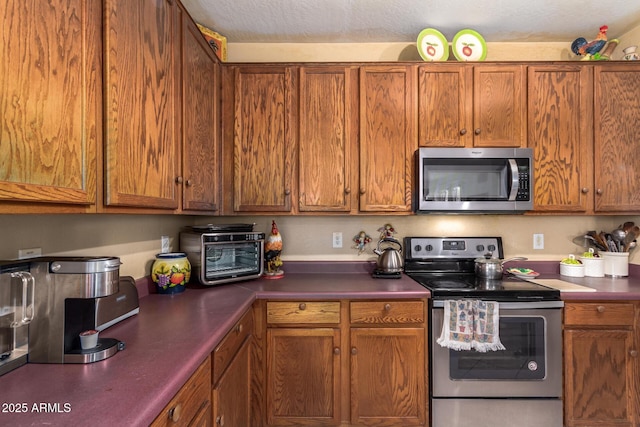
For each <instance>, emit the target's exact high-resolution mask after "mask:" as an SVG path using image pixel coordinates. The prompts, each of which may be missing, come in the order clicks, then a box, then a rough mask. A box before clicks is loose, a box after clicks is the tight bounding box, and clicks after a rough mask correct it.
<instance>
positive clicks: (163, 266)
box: [151, 252, 191, 294]
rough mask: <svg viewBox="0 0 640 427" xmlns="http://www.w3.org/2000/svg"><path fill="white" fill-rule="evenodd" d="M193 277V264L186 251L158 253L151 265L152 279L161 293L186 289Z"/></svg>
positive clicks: (174, 292) (171, 292)
mask: <svg viewBox="0 0 640 427" xmlns="http://www.w3.org/2000/svg"><path fill="white" fill-rule="evenodd" d="M190 278H191V264H190V263H189V259H188V258H187V254H185V253H184V252H168V253H162V254H158V255H156V259H155V261H154V262H153V266H152V267H151V279H152V280H153V282H154V283H155V284H156V289H157V291H158V293H159V294H177V293H179V292H183V291H184V290H185V285H186V284H187V283H189V279H190Z"/></svg>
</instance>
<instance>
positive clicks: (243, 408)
mask: <svg viewBox="0 0 640 427" xmlns="http://www.w3.org/2000/svg"><path fill="white" fill-rule="evenodd" d="M252 340H253V338H252V337H251V336H249V337H247V339H245V341H244V342H243V344H242V346H241V347H240V348H239V349H238V352H237V353H236V355H235V356H234V357H233V359H232V360H231V362H230V363H229V365H228V367H227V368H226V370H225V371H224V372H223V374H222V375H221V377H220V380H219V381H218V383H217V384H214V386H213V392H212V395H211V401H212V402H213V422H214V425H215V426H220V427H222V426H249V425H250V424H249V423H250V421H249V420H250V414H251V385H250V384H251V383H250V381H251V359H250V357H251V352H250V348H251V343H252Z"/></svg>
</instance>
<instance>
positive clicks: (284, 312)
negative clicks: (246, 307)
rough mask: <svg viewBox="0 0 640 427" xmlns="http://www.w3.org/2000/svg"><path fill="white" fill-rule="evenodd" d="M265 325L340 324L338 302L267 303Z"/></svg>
mask: <svg viewBox="0 0 640 427" xmlns="http://www.w3.org/2000/svg"><path fill="white" fill-rule="evenodd" d="M267 323H270V324H280V323H340V302H339V301H318V302H275V301H269V302H267Z"/></svg>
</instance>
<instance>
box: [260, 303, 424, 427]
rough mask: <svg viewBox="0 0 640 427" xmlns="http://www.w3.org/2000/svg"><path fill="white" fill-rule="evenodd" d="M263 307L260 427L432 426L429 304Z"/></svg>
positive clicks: (292, 304)
mask: <svg viewBox="0 0 640 427" xmlns="http://www.w3.org/2000/svg"><path fill="white" fill-rule="evenodd" d="M260 304H261V307H262V310H263V313H264V319H265V323H264V328H265V332H264V335H263V336H264V337H265V343H264V353H265V364H264V366H265V372H264V380H265V387H264V390H265V397H264V401H265V404H264V406H265V409H264V413H265V418H266V419H264V420H263V421H262V422H261V423H259V425H265V426H322V425H329V426H352V425H353V426H356V425H367V426H425V425H427V424H428V393H427V384H428V378H427V356H426V333H427V329H426V324H427V322H426V319H427V316H426V305H427V304H426V301H425V300H409V301H408V300H388V301H347V300H340V301H304V302H300V301H262V302H260ZM256 334H257V335H258V336H259V335H261V333H260V332H258V331H256Z"/></svg>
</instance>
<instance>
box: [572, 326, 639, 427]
mask: <svg viewBox="0 0 640 427" xmlns="http://www.w3.org/2000/svg"><path fill="white" fill-rule="evenodd" d="M633 342H634V338H633V332H632V331H630V330H606V329H602V330H588V329H572V330H565V399H564V400H565V402H564V406H565V425H566V426H567V427H573V426H604V425H607V426H612V425H616V426H628V427H631V426H637V425H638V424H637V423H638V422H639V420H638V413H637V411H636V409H635V408H636V404H635V400H636V399H637V397H638V394H637V393H638V392H639V390H637V381H638V379H637V374H636V373H635V372H636V371H635V369H634V364H637V357H634V356H632V354H633V353H632V352H633V351H634V347H633V345H634V344H633Z"/></svg>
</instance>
